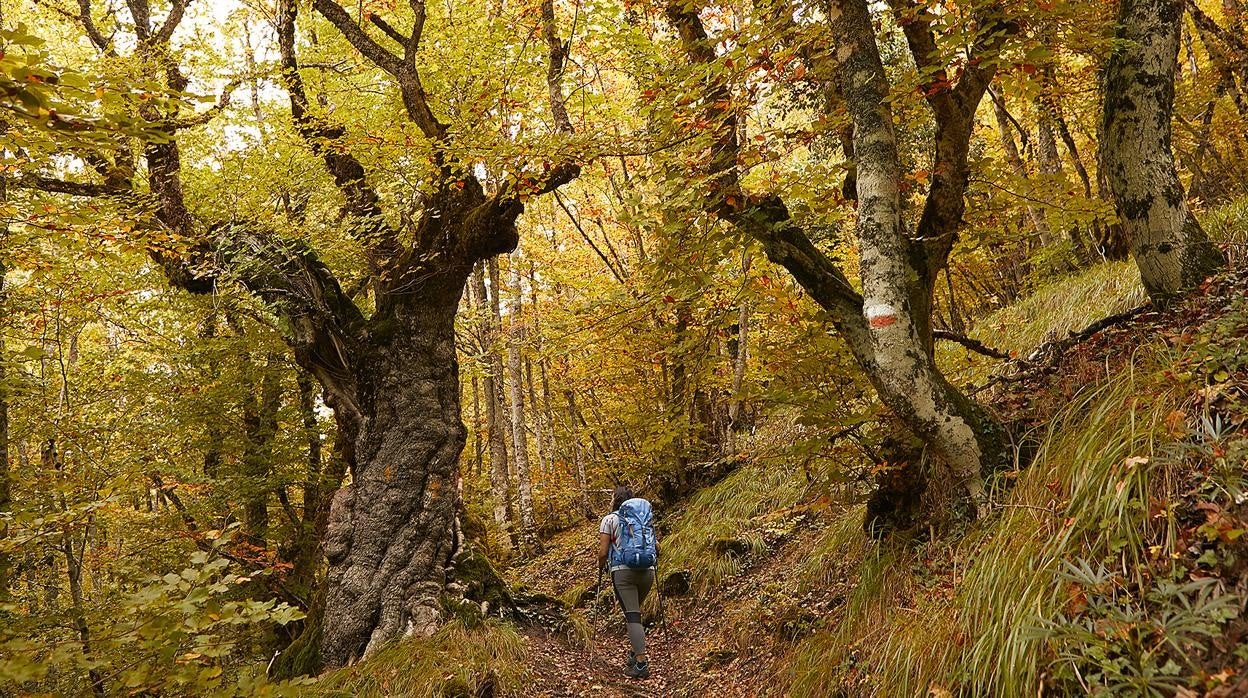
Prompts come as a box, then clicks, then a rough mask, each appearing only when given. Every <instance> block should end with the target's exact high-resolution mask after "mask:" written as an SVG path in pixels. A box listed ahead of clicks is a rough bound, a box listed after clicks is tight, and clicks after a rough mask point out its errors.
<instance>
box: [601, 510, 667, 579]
mask: <svg viewBox="0 0 1248 698" xmlns="http://www.w3.org/2000/svg"><path fill="white" fill-rule="evenodd" d="M619 529H620V516H619V514H616V513H615V512H614V511H613V512H611V513H610V514H607V515H606V516H604V517H602V523H600V524H598V532H599V533H605V534H607V535H608V536H611V547H612V548H616V549H619V547H620V537H619V536H618V535H617V532H618V531H619ZM607 559H608V560H610V559H611V557H610V555H608V556H607ZM627 569H632V568H631V567H629V566H628V565H611V571H612V572H614V571H616V570H627ZM649 569H654V565H651V566H650V567H649Z"/></svg>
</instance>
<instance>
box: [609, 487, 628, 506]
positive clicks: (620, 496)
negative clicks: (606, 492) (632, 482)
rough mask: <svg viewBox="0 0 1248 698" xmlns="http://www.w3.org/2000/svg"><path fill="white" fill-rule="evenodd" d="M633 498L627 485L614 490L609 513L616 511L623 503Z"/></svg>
mask: <svg viewBox="0 0 1248 698" xmlns="http://www.w3.org/2000/svg"><path fill="white" fill-rule="evenodd" d="M632 498H633V491H632V490H630V489H629V488H628V486H627V485H620V486H618V487H616V488H615V493H614V494H613V495H612V496H611V511H616V510H618V509H619V508H620V505H621V504H623V503H624V502H625V501H627V500H629V499H632Z"/></svg>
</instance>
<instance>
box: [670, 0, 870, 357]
mask: <svg viewBox="0 0 1248 698" xmlns="http://www.w3.org/2000/svg"><path fill="white" fill-rule="evenodd" d="M665 12H666V14H667V18H668V21H669V22H671V24H672V25H673V26H674V27H675V28H676V31H677V33H678V34H679V35H680V40H681V45H682V47H683V48H684V51H685V55H686V56H687V57H688V58H689V60H690V61H691V62H693V63H694V64H697V65H700V66H704V67H706V68H708V69H709V68H711V67H713V66H714V65H715V64H716V63H717V62H718V57H717V56H716V54H715V48H714V44H713V42H712V41H711V39H710V37H709V36H708V35H707V33H706V29H705V27H704V26H703V25H702V20H701V18H700V17H699V16H698V13H697V10H696V8H689V7H687V6H686V5H684V4H683V3H682V2H681V0H671V2H669V4H668V5H667V8H666V10H665ZM712 74H714V73H712ZM711 80H712V81H711V82H709V83H708V85H707V87H706V92H705V93H704V94H703V95H702V99H701V103H702V105H703V107H702V116H703V118H704V120H705V121H707V122H708V123H711V124H715V125H716V126H717V127H718V128H719V131H718V133H717V135H716V138H715V141H714V143H713V145H712V146H711V156H710V161H709V163H708V165H707V167H708V169H709V171H710V172H711V174H712V175H713V176H714V177H715V179H714V180H713V182H712V185H711V187H712V190H713V191H712V199H711V200H710V201H708V202H707V204H706V209H707V210H708V212H710V213H712V214H713V215H715V216H717V217H719V218H720V219H722V220H724V221H726V222H728V223H730V224H732V225H734V226H736V227H737V228H738V229H739V230H741V231H742V232H744V233H746V234H747V235H749V236H751V237H753V238H754V239H756V240H758V241H759V242H760V243H761V244H762V246H763V250H764V252H766V254H767V258H768V259H769V260H771V261H772V262H773V263H775V264H779V265H780V266H783V267H784V268H785V269H787V270H788V271H789V273H791V274H792V275H793V278H794V279H795V280H796V281H797V282H798V283H799V284H800V285H801V286H802V288H804V289H806V291H807V292H808V293H810V294H811V296H812V297H813V298H814V300H815V301H816V302H817V303H818V304H819V305H820V306H821V307H822V308H823V309H824V310H826V311H827V312H828V314H829V315H830V316H831V319H832V323H833V324H834V325H835V326H836V327H837V329H838V331H840V332H842V333H844V334H847V335H855V336H857V337H858V339H861V336H859V335H861V334H862V333H864V332H865V331H866V321H865V319H864V317H863V315H862V296H860V295H859V294H858V292H857V291H856V290H854V287H853V285H852V284H850V283H849V279H848V278H847V277H846V276H845V273H844V271H842V270H841V268H840V267H839V266H838V265H837V264H836V262H834V261H833V260H832V259H831V258H829V257H828V256H827V255H826V254H824V253H823V251H822V250H820V249H819V248H817V247H816V246H815V245H814V243H813V242H811V240H810V237H809V236H808V235H807V234H806V231H805V230H803V229H802V228H801V227H800V226H798V225H797V224H796V223H794V222H793V219H792V216H791V215H790V214H789V210H788V208H787V207H786V206H785V204H784V200H783V199H781V198H780V197H779V196H777V195H775V194H769V195H764V196H750V195H749V194H747V193H746V192H744V191H742V189H741V186H740V181H739V179H738V174H737V158H738V154H739V150H740V143H739V141H738V138H737V115H736V112H735V111H734V107H733V104H732V91H731V89H730V88H729V86H728V84H727V83H726V82H724V81H723V80H719V79H715V78H711Z"/></svg>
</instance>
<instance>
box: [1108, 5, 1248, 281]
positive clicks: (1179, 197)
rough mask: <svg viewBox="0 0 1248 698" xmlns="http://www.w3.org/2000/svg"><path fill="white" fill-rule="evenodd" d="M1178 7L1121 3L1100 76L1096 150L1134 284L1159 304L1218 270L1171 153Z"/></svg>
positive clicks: (1219, 262)
mask: <svg viewBox="0 0 1248 698" xmlns="http://www.w3.org/2000/svg"><path fill="white" fill-rule="evenodd" d="M1183 5H1184V3H1183V0H1122V2H1121V4H1120V5H1119V14H1118V27H1117V33H1116V42H1115V45H1116V46H1119V48H1118V50H1117V51H1115V52H1114V54H1113V55H1112V56H1111V57H1110V59H1109V63H1108V65H1107V66H1106V69H1105V85H1104V99H1105V102H1104V111H1103V114H1102V121H1103V125H1104V131H1105V134H1104V141H1103V142H1102V144H1101V148H1102V150H1103V158H1104V162H1105V167H1106V171H1107V174H1108V178H1109V184H1110V187H1111V189H1112V190H1113V193H1114V199H1115V203H1116V206H1117V211H1118V217H1119V218H1120V219H1121V221H1122V224H1123V227H1124V228H1125V229H1126V232H1127V235H1128V237H1129V238H1130V240H1131V254H1132V256H1134V257H1135V261H1136V265H1137V266H1138V267H1139V269H1140V279H1141V281H1142V282H1143V283H1144V288H1145V290H1147V291H1148V295H1149V297H1150V298H1152V299H1153V301H1154V302H1155V303H1165V302H1167V301H1169V300H1171V299H1173V298H1174V297H1176V296H1178V295H1180V294H1181V293H1183V292H1184V291H1185V290H1187V289H1190V288H1192V287H1194V286H1196V285H1197V284H1199V283H1200V282H1201V280H1203V279H1204V278H1205V277H1206V276H1207V275H1209V274H1210V273H1212V272H1214V271H1216V270H1217V269H1219V268H1221V267H1223V266H1225V264H1226V258H1225V257H1224V256H1223V255H1222V253H1221V251H1219V250H1218V249H1217V247H1215V246H1214V245H1213V244H1212V243H1211V242H1209V240H1208V238H1207V237H1206V235H1205V231H1204V230H1203V229H1202V228H1201V227H1200V224H1199V223H1198V222H1197V221H1196V217H1195V216H1194V215H1193V214H1192V211H1191V210H1190V209H1189V208H1188V206H1187V201H1186V198H1185V195H1184V192H1183V186H1182V184H1181V183H1180V182H1179V176H1178V172H1177V171H1176V169H1175V165H1174V155H1173V152H1172V150H1171V144H1170V138H1171V124H1170V120H1171V112H1172V110H1173V108H1174V72H1175V61H1176V59H1177V57H1178V51H1179V30H1180V27H1181V24H1182V18H1183Z"/></svg>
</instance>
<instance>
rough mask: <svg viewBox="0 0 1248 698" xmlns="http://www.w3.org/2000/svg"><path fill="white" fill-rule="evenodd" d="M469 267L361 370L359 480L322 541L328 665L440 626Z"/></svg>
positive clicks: (421, 301) (430, 290) (399, 314)
mask: <svg viewBox="0 0 1248 698" xmlns="http://www.w3.org/2000/svg"><path fill="white" fill-rule="evenodd" d="M470 269H471V265H468V266H463V267H461V268H459V269H451V270H447V271H445V272H444V273H443V275H442V276H441V277H440V278H437V279H436V280H434V281H432V282H428V281H427V282H425V284H423V286H422V288H421V289H420V291H419V292H417V293H415V294H412V295H410V296H407V297H406V298H405V299H404V301H403V303H402V305H401V306H397V307H395V308H394V309H393V310H392V312H391V313H390V316H389V317H387V318H386V320H385V326H384V332H374V333H373V334H372V336H373V337H374V341H372V342H370V343H369V346H367V347H366V348H364V349H362V351H361V355H360V360H359V361H358V362H357V363H356V366H355V368H356V370H357V372H358V385H359V388H358V393H357V394H358V397H359V401H358V408H359V411H360V416H361V427H360V430H359V434H358V437H357V440H356V449H355V468H354V473H353V474H354V479H353V481H352V483H351V485H349V486H347V487H345V488H343V489H341V490H339V491H338V492H337V493H336V494H335V495H334V499H333V505H332V508H331V510H330V518H329V529H328V531H327V534H326V538H325V555H326V557H327V559H328V560H329V579H328V589H327V593H326V604H325V625H324V635H323V639H322V643H321V658H322V660H323V661H324V662H325V664H326V665H327V666H343V665H345V664H349V663H351V662H354V661H356V660H358V659H360V658H362V657H365V656H367V655H368V654H370V653H371V652H373V651H375V650H376V649H377V648H378V647H380V646H381V645H382V644H383V643H385V642H386V641H388V640H391V639H393V638H395V637H401V636H404V635H413V634H416V635H428V634H431V633H432V632H433V630H434V629H436V627H437V623H438V622H439V620H440V615H441V611H440V609H441V601H440V597H441V594H442V593H443V589H444V587H445V584H446V573H447V568H448V567H449V565H450V563H451V558H452V556H453V555H454V554H455V552H456V550H457V547H458V543H459V541H458V523H457V515H458V510H459V483H458V472H459V470H458V459H459V454H460V452H461V451H462V450H463V447H464V442H465V439H466V437H467V432H466V429H465V427H464V425H463V423H462V422H461V421H460V405H459V399H460V389H459V371H458V365H457V363H456V356H455V334H454V322H455V312H456V310H457V308H458V307H459V300H460V293H461V291H462V289H463V285H464V282H465V281H466V280H467V278H468V273H469V270H470ZM379 329H383V328H379Z"/></svg>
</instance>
